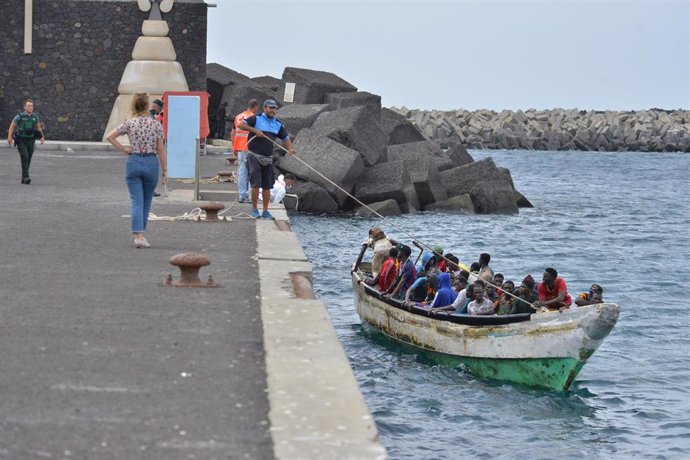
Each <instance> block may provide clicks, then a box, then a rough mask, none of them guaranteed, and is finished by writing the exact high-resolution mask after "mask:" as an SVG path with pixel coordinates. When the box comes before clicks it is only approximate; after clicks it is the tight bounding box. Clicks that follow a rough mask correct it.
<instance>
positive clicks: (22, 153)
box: [12, 112, 39, 183]
mask: <svg viewBox="0 0 690 460" xmlns="http://www.w3.org/2000/svg"><path fill="white" fill-rule="evenodd" d="M12 122H13V123H14V124H15V125H17V128H16V129H15V131H14V145H16V146H17V150H18V151H19V158H20V159H21V162H22V183H24V182H25V181H26V180H27V179H29V166H30V165H31V158H32V157H33V155H34V145H35V144H36V134H37V133H39V129H38V123H39V121H38V115H36V114H35V113H32V114H31V115H29V114H28V113H26V112H21V113H20V114H18V115H17V116H16V117H14V119H13V120H12Z"/></svg>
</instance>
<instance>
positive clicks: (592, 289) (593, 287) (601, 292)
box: [589, 284, 604, 294]
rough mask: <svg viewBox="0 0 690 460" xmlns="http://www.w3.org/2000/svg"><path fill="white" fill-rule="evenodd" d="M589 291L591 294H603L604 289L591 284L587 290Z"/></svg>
mask: <svg viewBox="0 0 690 460" xmlns="http://www.w3.org/2000/svg"><path fill="white" fill-rule="evenodd" d="M589 290H590V291H592V292H598V293H599V294H603V293H604V288H602V287H601V286H599V285H598V284H592V287H591V288H589Z"/></svg>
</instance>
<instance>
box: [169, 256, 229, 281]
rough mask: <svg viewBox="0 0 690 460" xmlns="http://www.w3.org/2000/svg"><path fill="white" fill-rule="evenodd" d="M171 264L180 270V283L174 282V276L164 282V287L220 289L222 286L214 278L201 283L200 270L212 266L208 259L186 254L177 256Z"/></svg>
mask: <svg viewBox="0 0 690 460" xmlns="http://www.w3.org/2000/svg"><path fill="white" fill-rule="evenodd" d="M170 264H171V265H175V266H176V267H179V268H180V279H179V281H175V280H173V277H172V275H168V277H167V278H166V279H165V281H164V282H163V286H175V287H219V286H220V285H219V284H217V283H216V282H215V281H213V277H212V276H209V277H208V281H201V279H200V278H199V270H200V269H201V267H204V266H206V265H210V264H211V261H210V260H209V258H208V257H206V256H204V255H201V254H195V253H193V252H187V253H184V254H177V255H175V256H172V257H171V258H170Z"/></svg>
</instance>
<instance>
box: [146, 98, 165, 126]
mask: <svg viewBox="0 0 690 460" xmlns="http://www.w3.org/2000/svg"><path fill="white" fill-rule="evenodd" d="M149 113H150V114H151V118H153V119H154V120H157V121H160V122H161V123H163V101H161V100H160V99H154V100H153V102H152V103H151V109H150V110H149Z"/></svg>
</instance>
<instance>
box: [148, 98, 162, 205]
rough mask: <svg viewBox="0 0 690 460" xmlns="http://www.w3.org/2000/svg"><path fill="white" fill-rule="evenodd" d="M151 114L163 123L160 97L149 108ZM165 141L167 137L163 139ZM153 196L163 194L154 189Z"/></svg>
mask: <svg viewBox="0 0 690 460" xmlns="http://www.w3.org/2000/svg"><path fill="white" fill-rule="evenodd" d="M149 114H150V115H151V118H153V119H154V120H156V121H158V122H160V124H161V125H162V124H163V116H164V113H163V101H161V100H160V99H154V100H153V102H152V103H151V108H150V109H149ZM163 142H165V139H164V140H163ZM153 196H161V192H159V191H158V189H156V190H154V191H153Z"/></svg>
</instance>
